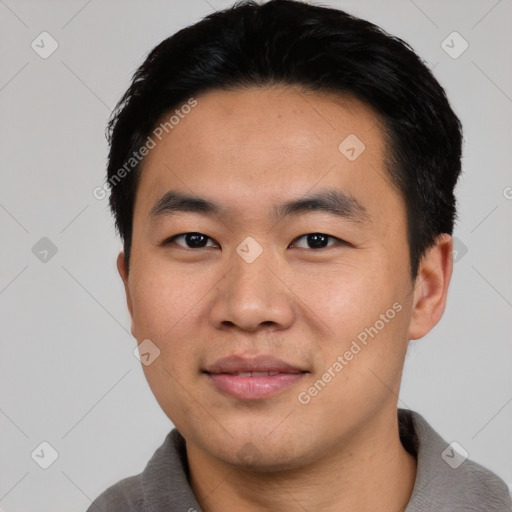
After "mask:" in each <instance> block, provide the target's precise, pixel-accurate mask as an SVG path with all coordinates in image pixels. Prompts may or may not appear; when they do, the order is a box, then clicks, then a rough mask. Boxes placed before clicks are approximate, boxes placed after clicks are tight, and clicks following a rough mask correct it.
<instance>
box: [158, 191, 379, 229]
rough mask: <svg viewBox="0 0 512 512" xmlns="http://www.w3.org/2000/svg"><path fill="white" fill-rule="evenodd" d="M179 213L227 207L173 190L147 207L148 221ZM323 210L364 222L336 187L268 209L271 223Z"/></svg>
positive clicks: (221, 211)
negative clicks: (149, 207)
mask: <svg viewBox="0 0 512 512" xmlns="http://www.w3.org/2000/svg"><path fill="white" fill-rule="evenodd" d="M179 212H185V213H199V214H201V215H205V216H208V217H223V216H226V215H227V214H228V213H229V210H228V208H226V207H224V206H222V205H220V204H218V203H216V202H214V201H211V200H209V199H206V198H203V197H199V196H195V195H188V194H184V193H182V192H178V191H175V190H170V191H169V192H166V193H165V194H164V195H163V196H162V197H161V198H160V199H159V200H158V201H157V202H156V203H155V205H154V206H153V208H151V210H150V212H149V217H150V220H152V221H154V222H156V221H158V220H159V219H160V218H163V217H169V216H172V215H174V214H176V213H179ZM308 212H324V213H328V214H331V215H335V216H337V217H341V218H343V219H347V220H351V221H354V222H365V221H368V219H369V216H368V211H367V209H366V208H365V207H364V206H363V205H362V204H361V202H360V201H358V200H357V199H356V198H355V197H354V196H352V195H350V194H347V193H345V192H342V191H340V190H336V189H324V190H322V191H320V192H318V193H316V194H312V195H308V196H305V197H301V198H298V199H293V200H290V201H286V202H284V203H282V204H278V205H276V206H274V207H273V209H272V218H273V220H274V221H275V222H278V221H280V220H281V219H282V218H284V217H287V216H290V215H301V214H305V213H308Z"/></svg>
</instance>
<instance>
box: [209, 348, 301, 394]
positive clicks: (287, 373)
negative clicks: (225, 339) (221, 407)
mask: <svg viewBox="0 0 512 512" xmlns="http://www.w3.org/2000/svg"><path fill="white" fill-rule="evenodd" d="M202 372H203V374H205V375H206V377H207V378H208V379H209V381H210V382H211V383H212V384H213V386H214V387H215V388H216V389H217V390H218V391H220V392H221V393H223V394H227V395H230V396H232V397H234V398H237V399H239V400H261V399H263V398H266V397H268V396H270V395H273V394H275V393H277V392H279V391H281V390H283V389H285V388H288V387H289V386H291V385H292V384H294V383H296V382H297V381H299V380H300V379H302V377H303V376H304V375H305V374H306V373H309V372H308V371H307V370H304V369H302V368H301V367H300V366H296V365H293V364H290V363H287V362H285V361H283V360H282V359H279V358H276V357H274V356H270V355H258V356H253V357H243V356H229V357H224V358H221V359H218V360H217V361H215V362H214V363H213V364H211V365H207V366H206V368H205V369H204V370H202Z"/></svg>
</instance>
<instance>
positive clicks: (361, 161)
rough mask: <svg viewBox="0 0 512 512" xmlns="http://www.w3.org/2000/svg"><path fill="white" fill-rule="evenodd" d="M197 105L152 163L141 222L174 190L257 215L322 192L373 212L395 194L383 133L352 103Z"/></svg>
mask: <svg viewBox="0 0 512 512" xmlns="http://www.w3.org/2000/svg"><path fill="white" fill-rule="evenodd" d="M195 99H196V101H197V105H196V106H195V107H194V108H193V109H186V110H187V111H188V113H187V114H182V115H181V116H180V117H179V121H178V122H177V123H176V121H177V120H178V119H175V120H174V121H175V124H173V125H172V128H169V127H168V133H165V131H164V133H163V135H162V136H161V140H156V147H155V148H154V149H152V150H151V151H150V153H149V154H148V156H147V157H146V159H145V161H144V164H143V168H142V176H141V180H140V184H139V190H138V193H137V203H136V212H137V210H139V213H141V212H140V210H141V209H142V210H144V212H145V213H146V214H147V213H148V212H149V211H150V209H151V208H152V207H153V206H154V204H155V203H156V201H158V199H160V198H161V196H162V194H163V193H165V192H166V191H167V190H181V191H183V192H184V193H187V194H190V193H195V194H197V195H199V196H202V197H210V198H212V199H214V200H215V201H216V202H219V203H226V204H228V203H229V205H230V206H231V205H232V206H234V210H235V211H236V206H237V204H238V206H240V208H245V210H248V209H250V210H251V212H252V213H253V214H255V213H258V211H260V210H261V209H263V207H264V205H263V203H262V201H265V202H268V204H270V203H272V202H274V203H275V202H277V201H278V199H279V200H280V201H279V202H282V201H283V200H284V199H286V198H287V197H298V196H303V195H305V194H306V193H308V192H312V191H313V192H314V191H315V188H323V187H330V188H333V187H334V188H337V189H339V190H341V191H342V192H345V193H347V194H350V195H351V196H355V197H360V198H361V199H362V201H363V202H364V201H369V202H371V203H373V207H374V209H375V208H377V209H378V208H379V207H380V208H381V209H382V208H383V207H384V206H385V205H384V203H385V201H383V200H382V199H383V197H382V196H383V195H384V196H386V195H391V196H396V194H397V193H396V190H395V189H394V187H393V186H392V185H391V184H390V180H389V177H388V175H387V172H386V170H385V153H386V147H385V143H384V130H383V127H382V124H381V122H380V120H379V118H378V117H377V115H376V114H375V113H374V112H373V111H372V109H371V108H370V107H368V106H366V105H365V104H363V103H362V102H360V101H358V100H356V99H354V98H348V97H342V96H339V95H334V94H326V93H317V92H315V93H312V92H305V91H303V90H300V89H298V88H295V87H274V88H270V87H267V88H254V89H244V90H233V91H211V92H208V93H205V94H203V95H200V96H198V97H197V98H195ZM177 109H178V110H179V106H178V107H177ZM171 114H172V113H171ZM168 117H170V114H169V113H166V114H165V115H164V116H162V119H161V121H162V122H165V121H166V120H167V118H168ZM379 196H380V199H379ZM384 199H385V197H384ZM391 199H392V200H395V201H396V197H391ZM268 204H267V205H266V206H268Z"/></svg>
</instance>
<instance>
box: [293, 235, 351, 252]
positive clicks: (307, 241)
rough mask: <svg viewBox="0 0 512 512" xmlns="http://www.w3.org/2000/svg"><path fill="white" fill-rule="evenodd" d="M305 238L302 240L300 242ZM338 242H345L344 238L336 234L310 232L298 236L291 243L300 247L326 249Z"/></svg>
mask: <svg viewBox="0 0 512 512" xmlns="http://www.w3.org/2000/svg"><path fill="white" fill-rule="evenodd" d="M329 239H331V240H334V241H335V242H334V243H328V242H329ZM301 240H303V241H302V242H300V241H301ZM336 242H339V243H341V244H345V243H346V242H344V241H343V240H341V239H339V238H336V237H335V236H331V235H326V234H324V233H308V234H307V235H302V236H299V237H298V238H296V239H295V240H294V241H293V242H292V243H291V244H290V245H292V246H295V247H298V248H299V249H324V248H325V247H330V246H331V245H335V244H336Z"/></svg>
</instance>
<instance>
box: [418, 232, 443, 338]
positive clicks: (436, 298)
mask: <svg viewBox="0 0 512 512" xmlns="http://www.w3.org/2000/svg"><path fill="white" fill-rule="evenodd" d="M452 251H453V239H452V237H451V236H450V235H448V234H446V233H443V234H442V235H440V236H439V237H438V238H437V240H436V243H435V244H434V245H433V246H432V247H431V248H429V249H428V250H427V251H426V253H425V254H424V255H423V257H422V258H421V261H420V266H419V270H418V276H417V277H416V281H415V284H414V290H413V294H414V298H413V305H412V306H413V307H412V315H411V322H410V324H409V339H412V340H416V339H419V338H422V337H423V336H425V335H426V334H427V333H428V332H429V331H430V330H431V329H432V328H433V327H434V326H435V325H436V324H437V323H438V322H439V320H440V319H441V317H442V315H443V312H444V308H445V306H446V298H447V295H448V286H449V284H450V279H451V275H452V270H453V256H452Z"/></svg>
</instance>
